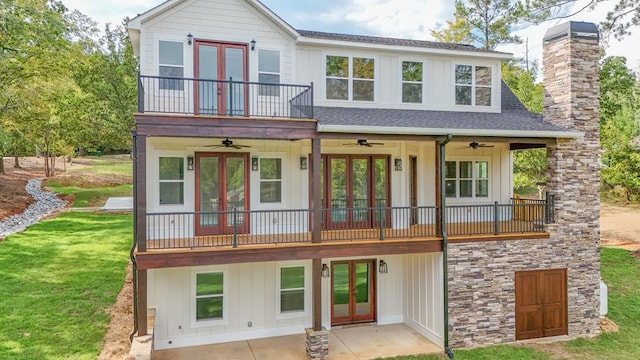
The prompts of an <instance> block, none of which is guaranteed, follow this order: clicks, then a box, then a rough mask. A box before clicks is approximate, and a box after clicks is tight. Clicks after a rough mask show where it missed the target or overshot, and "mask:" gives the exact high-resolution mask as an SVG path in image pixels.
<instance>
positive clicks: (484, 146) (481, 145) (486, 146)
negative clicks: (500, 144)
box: [478, 144, 494, 148]
mask: <svg viewBox="0 0 640 360" xmlns="http://www.w3.org/2000/svg"><path fill="white" fill-rule="evenodd" d="M478 147H483V148H492V147H494V146H493V145H487V144H480V145H478Z"/></svg>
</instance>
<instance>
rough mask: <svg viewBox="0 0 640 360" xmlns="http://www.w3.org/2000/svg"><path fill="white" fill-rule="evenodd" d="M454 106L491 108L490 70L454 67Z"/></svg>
mask: <svg viewBox="0 0 640 360" xmlns="http://www.w3.org/2000/svg"><path fill="white" fill-rule="evenodd" d="M455 78H456V80H455V81H456V84H455V86H456V105H473V106H491V68H490V67H488V66H472V65H456V75H455Z"/></svg>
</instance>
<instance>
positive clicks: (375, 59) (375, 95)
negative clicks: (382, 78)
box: [322, 52, 379, 104]
mask: <svg viewBox="0 0 640 360" xmlns="http://www.w3.org/2000/svg"><path fill="white" fill-rule="evenodd" d="M328 56H338V57H346V58H347V61H348V70H349V71H348V73H347V77H337V76H328V75H327V57H328ZM354 58H360V59H372V60H373V79H362V78H354V77H353V59H354ZM322 59H323V61H322V71H323V82H322V86H323V94H324V100H325V101H341V102H356V103H365V104H366V103H375V102H377V100H378V86H377V85H378V78H379V76H378V65H377V64H379V60H378V57H377V56H375V55H352V54H344V53H340V52H324V53H323V54H322ZM327 79H338V80H345V79H346V80H347V86H348V89H347V98H346V99H329V98H327ZM353 80H356V81H370V82H372V83H373V99H372V100H354V99H353Z"/></svg>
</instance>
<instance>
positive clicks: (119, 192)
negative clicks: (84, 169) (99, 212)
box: [47, 179, 133, 208]
mask: <svg viewBox="0 0 640 360" xmlns="http://www.w3.org/2000/svg"><path fill="white" fill-rule="evenodd" d="M47 187H48V188H50V189H51V190H52V191H53V192H55V193H57V194H65V195H71V194H74V195H75V196H76V200H75V201H74V202H73V207H76V208H77V207H99V206H103V205H104V203H105V202H106V201H107V199H108V198H110V197H120V196H131V194H132V193H133V185H131V184H123V185H116V186H93V187H82V186H65V185H63V184H62V183H60V182H58V181H56V180H55V179H52V180H49V181H47Z"/></svg>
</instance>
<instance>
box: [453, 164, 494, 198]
mask: <svg viewBox="0 0 640 360" xmlns="http://www.w3.org/2000/svg"><path fill="white" fill-rule="evenodd" d="M465 161H467V162H468V161H470V162H471V174H472V175H471V178H464V179H465V180H471V194H472V196H470V197H461V196H460V180H461V178H460V162H465ZM445 162H455V163H456V177H455V178H449V177H446V175H447V174H446V173H445V183H444V184H442V186H443V187H445V188H446V181H447V180H455V181H456V196H447V201H452V202H454V203H456V202H460V203H462V202H488V201H490V200H491V170H492V169H491V157H489V156H469V157H465V156H456V157H452V158H447V159H445ZM478 162H486V163H487V178H486V179H485V178H478V177H477V170H476V165H477V163H478ZM443 170H444V169H443ZM478 180H486V181H487V196H483V197H478V196H476V190H477V188H476V185H477V182H478Z"/></svg>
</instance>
